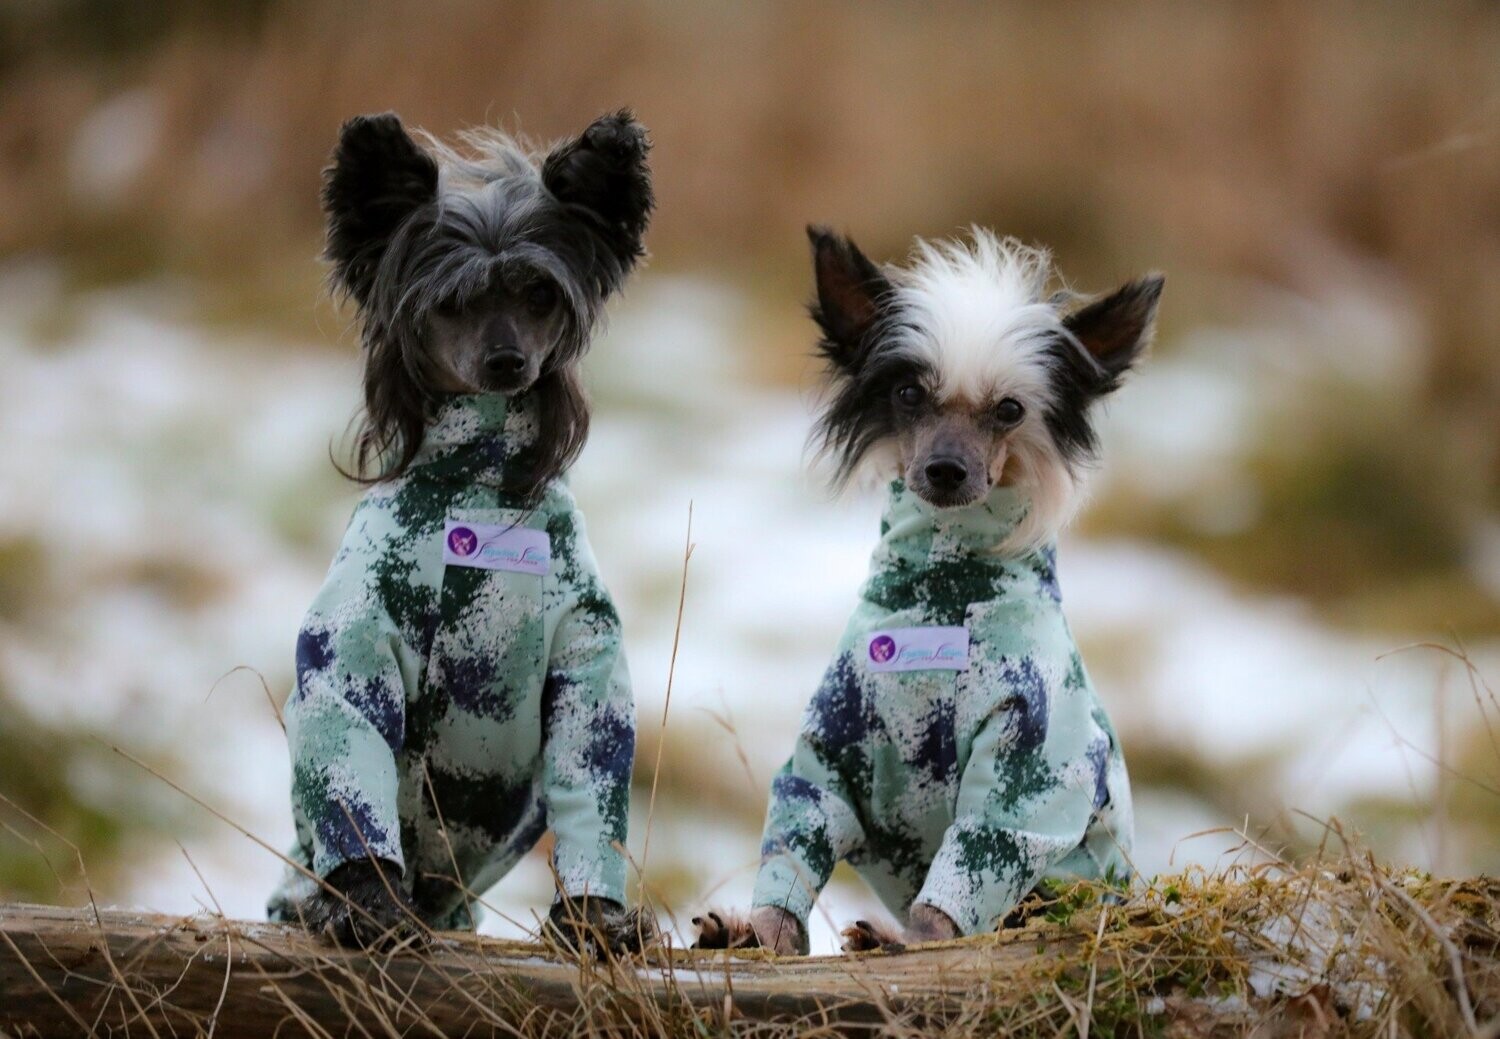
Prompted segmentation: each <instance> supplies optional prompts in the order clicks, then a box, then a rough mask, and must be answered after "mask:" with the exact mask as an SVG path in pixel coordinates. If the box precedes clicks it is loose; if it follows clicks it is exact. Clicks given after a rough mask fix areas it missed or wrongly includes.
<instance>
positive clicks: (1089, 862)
mask: <svg viewBox="0 0 1500 1039" xmlns="http://www.w3.org/2000/svg"><path fill="white" fill-rule="evenodd" d="M1025 509H1026V504H1025V501H1024V499H1022V498H1021V497H1020V496H1018V495H1017V494H1016V492H1014V491H1012V490H1009V489H1006V488H1000V489H997V490H995V491H993V492H992V493H991V494H990V495H989V496H988V497H987V498H986V499H984V500H983V501H980V502H977V503H975V504H973V505H970V506H967V507H964V508H960V509H948V510H940V509H937V508H934V507H933V506H931V505H929V504H928V503H926V502H925V501H923V500H922V499H920V498H919V497H917V495H915V494H914V493H912V492H911V491H909V490H907V489H906V488H905V487H904V486H903V485H902V484H901V483H900V482H899V481H898V482H897V483H895V484H893V485H892V488H891V497H890V502H889V505H888V507H887V510H886V513H885V516H884V518H883V520H882V523H881V538H880V543H879V545H878V546H877V547H876V549H875V554H874V557H873V559H872V560H871V565H870V577H869V580H868V581H867V582H866V583H865V586H864V588H863V590H862V591H861V595H860V603H859V606H858V608H857V609H856V610H855V612H854V617H853V619H851V620H850V622H849V625H848V627H847V629H846V630H845V632H844V635H843V638H842V640H841V641H840V644H839V652H838V656H837V657H836V658H835V659H834V662H833V665H832V667H830V668H829V669H828V672H827V674H826V675H825V676H824V678H823V682H822V684H821V685H820V686H819V687H818V690H817V692H816V693H815V694H814V696H813V698H812V702H811V703H810V704H809V705H808V708H807V712H806V714H805V715H804V717H803V722H802V731H801V733H800V735H799V736H798V738H797V744H796V748H795V750H794V751H793V753H792V756H791V760H789V761H788V762H787V763H786V765H785V766H784V767H783V768H782V769H781V771H780V772H779V773H778V774H777V776H776V778H775V780H774V781H773V782H772V786H771V802H770V808H769V810H768V812H767V818H766V828H765V836H764V839H763V842H762V846H761V867H760V874H759V876H758V877H757V880H756V885H755V898H754V904H755V905H757V906H765V905H774V906H780V907H782V908H785V909H787V910H789V911H790V912H791V913H793V914H794V915H795V916H796V917H797V918H798V919H799V920H801V921H802V922H803V924H804V927H803V933H804V934H805V933H806V921H807V916H808V913H809V912H810V911H811V909H812V906H813V902H814V901H815V900H816V899H817V896H818V893H819V892H820V891H822V889H823V886H824V885H825V884H826V883H827V882H828V877H829V875H830V874H831V873H832V872H833V867H834V864H835V863H837V862H838V861H839V860H840V859H847V860H848V861H849V863H850V864H851V865H853V866H854V867H855V869H856V870H857V871H858V872H859V873H860V874H861V876H863V877H864V878H865V880H866V881H867V882H868V883H869V884H870V886H871V887H872V888H874V890H875V892H876V894H878V895H879V896H880V899H881V901H883V902H884V903H885V905H886V906H887V907H888V908H889V909H890V910H891V911H892V912H893V913H896V914H897V915H898V917H901V918H904V915H905V913H906V910H907V908H908V907H909V906H910V905H911V903H913V902H922V903H925V904H927V905H930V906H933V907H934V908H937V909H940V910H942V911H943V912H944V913H946V914H947V915H948V916H949V917H951V918H952V919H953V921H954V922H955V923H956V924H957V925H958V927H959V929H960V930H961V931H962V932H963V933H964V934H977V933H982V932H985V931H988V930H991V929H993V928H994V927H995V926H996V925H997V923H998V921H1000V920H1002V919H1003V918H1004V916H1005V915H1006V913H1007V912H1009V910H1010V909H1011V908H1012V907H1014V906H1015V905H1016V903H1017V902H1018V901H1019V900H1020V899H1021V898H1022V896H1024V895H1025V894H1026V893H1027V892H1028V891H1030V890H1031V888H1032V887H1033V886H1035V885H1036V884H1037V883H1038V881H1040V880H1042V879H1043V878H1054V877H1055V878H1079V877H1081V878H1101V877H1106V876H1110V877H1113V876H1123V875H1125V874H1126V861H1127V860H1126V854H1127V853H1128V851H1129V847H1130V842H1131V827H1132V823H1131V804H1130V786H1129V782H1128V780H1127V778H1126V774H1125V762H1124V759H1123V758H1122V757H1121V754H1120V747H1119V743H1118V741H1117V740H1116V739H1115V734H1114V730H1113V728H1112V727H1111V725H1110V722H1109V719H1108V717H1106V715H1105V713H1104V708H1103V706H1102V705H1101V704H1100V702H1099V699H1098V697H1097V696H1096V695H1095V693H1094V689H1093V686H1092V685H1091V684H1090V682H1089V678H1088V673H1087V672H1086V671H1085V670H1084V667H1083V661H1082V660H1081V659H1080V658H1079V655H1078V649H1077V647H1076V646H1075V644H1074V642H1073V637H1072V634H1071V632H1070V631H1069V630H1068V625H1067V623H1066V621H1064V620H1063V615H1062V603H1061V595H1060V593H1059V591H1058V586H1057V580H1056V577H1055V575H1054V570H1053V565H1054V556H1055V553H1054V551H1053V550H1052V549H1051V548H1048V549H1045V550H1042V551H1039V552H1036V553H1033V554H1031V555H1029V556H1026V557H1024V558H1019V559H1006V558H1001V557H998V556H996V555H994V554H992V553H991V551H990V550H991V549H992V548H993V546H995V545H997V544H999V543H1000V542H1001V541H1002V540H1003V539H1004V538H1005V537H1006V536H1007V535H1008V534H1010V533H1011V531H1013V530H1014V529H1015V526H1016V524H1017V523H1019V521H1020V520H1021V518H1022V517H1023V516H1024V515H1025ZM944 628H946V629H948V630H947V631H943V630H940V629H944ZM965 643H967V661H966V667H965V666H964V664H965V659H964V656H965V654H964V652H963V649H964V644H965Z"/></svg>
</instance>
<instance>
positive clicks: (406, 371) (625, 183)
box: [322, 111, 654, 500]
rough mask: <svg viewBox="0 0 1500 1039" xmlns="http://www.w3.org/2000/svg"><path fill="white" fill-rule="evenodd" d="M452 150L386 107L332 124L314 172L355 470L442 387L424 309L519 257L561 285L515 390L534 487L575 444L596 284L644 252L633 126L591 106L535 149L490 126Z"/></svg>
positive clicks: (404, 456) (359, 474)
mask: <svg viewBox="0 0 1500 1039" xmlns="http://www.w3.org/2000/svg"><path fill="white" fill-rule="evenodd" d="M462 141H463V144H464V146H465V147H464V149H463V150H460V149H455V148H450V147H448V146H446V145H443V144H441V143H439V142H438V141H436V140H434V139H433V138H431V137H428V136H426V135H421V137H420V139H418V138H416V137H413V136H412V135H411V134H409V133H407V131H406V129H405V127H403V126H402V124H401V120H400V119H399V118H398V117H397V116H396V115H395V114H394V113H389V112H388V113H384V114H381V115H371V116H358V117H356V118H354V119H351V120H349V122H347V123H345V124H344V127H343V129H342V130H341V132H340V135H339V143H338V146H337V148H336V149H335V151H334V154H333V161H332V163H331V164H330V165H329V166H328V168H327V169H326V170H325V171H324V185H323V195H322V201H323V209H324V212H325V214H326V215H327V221H328V233H327V245H326V249H325V252H324V256H325V258H326V259H327V260H328V261H329V262H330V263H331V264H332V272H331V279H332V282H333V285H334V287H335V289H336V290H337V291H338V292H340V293H342V294H344V295H347V296H348V297H349V298H350V299H352V300H353V301H354V302H355V304H356V305H357V306H358V307H359V317H360V323H361V335H362V338H363V343H364V349H365V373H364V413H363V416H362V420H361V424H360V429H359V433H358V436H357V441H356V446H355V459H354V461H355V468H354V472H353V473H352V474H351V475H353V476H354V477H355V478H356V479H360V480H364V481H368V482H375V481H379V480H384V479H389V478H392V477H395V476H399V475H400V474H401V473H403V472H405V470H406V469H407V467H408V466H409V465H410V464H411V462H412V459H413V458H414V457H415V455H416V452H417V449H418V447H419V446H420V444H421V441H422V435H423V432H424V430H425V428H426V425H427V423H428V421H429V420H430V419H431V417H432V413H433V411H434V410H435V407H436V405H437V404H438V403H439V401H440V399H441V396H442V394H441V393H440V392H439V391H438V390H437V389H436V374H437V373H436V372H434V371H433V367H432V360H431V357H430V356H429V355H428V354H427V352H426V351H425V350H424V345H423V344H424V340H425V338H426V336H427V332H428V323H429V320H430V318H431V316H432V314H433V313H434V312H435V311H436V310H438V309H439V308H452V307H462V306H463V305H464V303H465V302H466V301H467V300H471V299H473V298H474V297H475V296H476V295H477V294H478V293H480V292H482V291H484V290H485V288H486V286H488V285H490V284H491V283H492V280H493V279H494V278H495V276H496V274H497V273H503V272H505V271H507V270H512V269H528V270H531V271H535V272H538V273H541V274H545V275H546V276H547V278H548V279H549V280H550V281H551V282H552V283H553V284H555V286H556V287H557V289H558V292H559V295H560V297H561V299H562V304H563V306H562V310H563V321H562V333H561V341H560V342H559V343H558V344H557V346H556V348H555V349H554V350H553V351H552V353H551V355H550V356H549V358H548V361H547V364H546V366H545V367H544V369H543V371H542V372H541V374H540V376H539V377H538V379H537V381H536V383H535V384H534V385H533V386H532V387H531V388H530V389H528V390H526V391H525V392H526V393H527V394H528V395H530V396H532V397H533V398H534V399H535V401H536V404H537V414H538V422H539V427H540V428H539V434H538V437H537V442H536V444H535V445H534V446H533V447H532V448H531V453H532V457H531V459H530V465H529V466H528V467H527V468H528V476H527V478H526V479H525V481H524V485H523V486H520V487H516V488H510V489H511V490H513V491H514V492H515V493H517V494H518V495H520V496H521V497H523V498H525V499H528V500H534V499H535V498H536V497H538V496H539V495H540V493H541V492H542V490H543V489H544V488H545V486H546V485H547V483H549V482H550V481H551V480H553V479H555V478H556V477H557V476H559V475H560V474H561V473H562V472H563V470H564V469H566V468H567V466H568V465H569V464H570V463H571V462H572V461H573V459H574V458H575V457H576V456H577V454H578V452H579V450H581V449H582V447H583V443H584V440H585V439H586V437H587V435H588V419H589V413H588V401H587V398H586V396H585V395H584V393H583V389H582V385H581V383H580V382H579V378H578V370H577V369H578V364H577V362H578V361H579V359H580V358H581V357H582V355H583V352H584V351H585V349H586V348H587V346H588V343H589V339H590V337H591V335H592V332H593V329H594V326H595V324H596V323H597V321H598V320H599V317H600V315H601V313H602V310H603V306H604V303H605V301H606V300H607V299H608V297H609V296H610V295H611V294H613V293H614V292H616V291H617V290H618V289H619V288H620V286H621V285H622V284H623V282H624V280H625V278H626V276H627V275H628V274H629V273H630V271H631V270H632V269H633V268H634V266H635V264H636V262H637V261H638V260H639V259H640V258H641V256H642V255H643V253H644V247H643V243H642V236H643V235H644V233H645V229H646V225H647V222H648V221H649V218H650V213H651V209H652V207H653V204H654V199H653V197H652V193H651V181H650V170H649V168H648V166H647V164H646V154H647V151H648V150H649V148H650V142H649V141H648V140H647V137H646V133H645V130H644V129H643V128H642V127H641V126H640V125H639V124H638V123H636V122H635V120H634V118H633V117H632V116H631V114H630V113H629V112H628V111H620V112H617V113H614V114H612V115H607V116H604V117H602V118H600V119H598V120H596V121H595V122H594V123H593V124H591V125H590V126H589V127H588V129H587V130H585V131H584V132H583V133H582V134H581V135H579V136H578V137H576V138H572V139H570V140H567V141H564V142H563V143H561V144H559V145H557V146H556V147H554V148H553V149H551V150H550V151H549V152H547V153H545V155H539V154H536V153H533V152H531V151H530V150H528V149H527V148H526V147H524V146H522V145H521V144H519V143H518V142H516V141H515V140H514V139H512V138H510V137H508V136H506V135H505V134H503V133H500V132H499V131H493V130H482V131H474V132H471V133H468V134H466V135H464V136H463V138H462Z"/></svg>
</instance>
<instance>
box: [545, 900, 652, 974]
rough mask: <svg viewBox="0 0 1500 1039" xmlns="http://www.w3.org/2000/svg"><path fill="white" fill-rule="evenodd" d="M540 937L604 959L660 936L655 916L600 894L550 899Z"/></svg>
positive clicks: (636, 948)
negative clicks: (592, 896) (598, 896)
mask: <svg viewBox="0 0 1500 1039" xmlns="http://www.w3.org/2000/svg"><path fill="white" fill-rule="evenodd" d="M543 935H544V937H546V938H548V939H550V940H551V941H554V942H556V943H557V944H559V945H561V946H563V947H564V948H566V949H568V950H570V951H572V952H575V953H585V954H588V955H592V956H594V957H596V958H598V959H601V960H602V959H605V958H606V957H608V956H610V955H615V956H625V955H633V954H635V953H638V952H640V951H641V950H642V949H644V948H646V947H647V946H648V945H651V944H653V943H655V942H656V941H657V940H658V939H659V938H660V932H659V931H658V930H657V927H656V919H655V918H654V917H653V916H651V915H650V914H649V913H647V912H646V911H645V910H644V909H640V908H636V909H626V908H625V907H624V906H622V905H620V904H619V903H618V902H614V901H611V900H609V899H603V898H561V899H559V900H558V901H557V902H555V903H553V905H552V909H551V911H550V912H549V913H548V914H547V923H546V924H545V925H544V926H543Z"/></svg>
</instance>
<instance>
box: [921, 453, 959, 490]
mask: <svg viewBox="0 0 1500 1039" xmlns="http://www.w3.org/2000/svg"><path fill="white" fill-rule="evenodd" d="M925 471H926V473H927V482H928V483H930V484H932V486H933V488H934V489H936V490H940V491H956V490H958V489H959V488H960V487H962V486H963V482H964V481H965V480H967V479H968V478H969V470H968V468H967V467H966V466H965V465H964V464H963V462H960V461H959V460H958V459H957V458H934V459H932V460H931V461H929V462H928V463H927V468H926V470H925Z"/></svg>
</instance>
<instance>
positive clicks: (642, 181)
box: [542, 109, 656, 292]
mask: <svg viewBox="0 0 1500 1039" xmlns="http://www.w3.org/2000/svg"><path fill="white" fill-rule="evenodd" d="M650 150H651V141H650V139H649V138H648V137H647V136H646V128H645V127H644V126H642V125H641V124H640V123H638V122H636V121H635V117H634V116H633V115H631V113H630V110H629V109H621V110H620V111H618V112H615V113H613V114H611V115H606V116H600V117H599V118H598V119H595V120H594V121H593V122H592V123H591V124H589V127H588V129H586V130H584V131H583V133H581V134H579V135H578V136H577V137H575V138H573V139H572V140H569V141H564V142H563V143H562V144H559V145H558V146H557V147H556V148H554V149H552V151H551V153H550V154H548V156H547V158H546V160H545V161H544V162H543V163H542V183H544V184H545V185H546V186H547V190H548V191H550V192H552V195H553V197H555V198H556V199H557V200H558V201H559V202H562V203H564V204H565V205H567V206H569V207H572V208H573V209H574V210H575V211H576V212H578V213H579V215H581V216H583V217H584V218H585V219H586V220H587V222H588V223H589V224H590V226H591V227H592V228H593V229H594V230H595V231H596V232H598V233H599V234H600V235H601V237H602V238H603V239H604V242H605V244H606V245H608V246H609V248H610V250H611V251H612V252H613V253H614V254H615V257H616V259H617V260H618V261H619V264H620V273H621V274H623V273H624V272H626V271H629V270H630V268H631V267H632V266H634V265H635V262H636V261H637V260H639V259H640V258H641V256H642V255H644V253H645V251H646V250H645V246H644V245H643V244H642V242H641V239H642V238H643V237H644V236H645V234H646V225H647V224H648V223H649V222H650V220H651V208H652V207H653V206H654V205H655V204H656V199H655V197H654V196H653V195H652V194H651V167H650V166H649V165H648V164H647V162H646V153H647V152H649V151H650ZM617 280H618V279H615V278H607V279H604V280H603V282H602V283H601V286H600V287H601V289H603V291H605V292H609V291H611V290H612V289H614V288H615V287H616V282H617Z"/></svg>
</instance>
